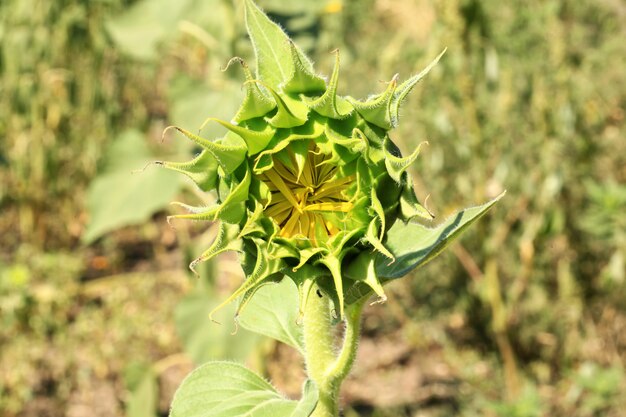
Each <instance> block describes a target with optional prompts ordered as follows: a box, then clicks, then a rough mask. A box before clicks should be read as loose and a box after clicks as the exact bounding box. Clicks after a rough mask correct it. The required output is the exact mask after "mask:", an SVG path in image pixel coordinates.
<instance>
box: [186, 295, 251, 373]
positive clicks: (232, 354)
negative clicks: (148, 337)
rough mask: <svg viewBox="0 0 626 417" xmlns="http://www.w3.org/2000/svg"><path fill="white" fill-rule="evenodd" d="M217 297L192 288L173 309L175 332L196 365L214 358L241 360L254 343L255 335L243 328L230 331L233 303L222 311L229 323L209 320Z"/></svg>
mask: <svg viewBox="0 0 626 417" xmlns="http://www.w3.org/2000/svg"><path fill="white" fill-rule="evenodd" d="M220 300H221V299H219V298H217V297H215V296H211V295H210V294H208V293H207V292H206V291H200V290H197V291H194V292H192V293H191V294H189V295H187V296H186V297H185V298H184V299H183V300H181V301H180V303H178V305H177V306H176V310H175V312H174V321H175V323H176V331H177V332H178V335H179V337H180V339H181V341H182V343H183V347H184V348H185V352H186V353H187V354H188V355H189V356H190V357H191V360H193V361H194V363H196V364H201V363H205V362H208V361H209V360H216V359H232V360H241V361H244V360H246V359H247V358H248V356H249V355H250V353H251V352H252V350H253V349H254V348H255V347H256V346H258V343H259V339H260V338H259V336H258V335H256V334H254V333H250V332H247V331H239V332H237V333H236V334H233V328H234V323H233V322H232V317H234V315H235V306H232V305H231V306H227V307H226V308H225V310H226V311H225V312H224V314H223V316H224V317H228V318H229V319H230V322H225V323H223V324H218V323H215V322H213V321H211V320H209V312H210V311H211V310H212V309H213V308H214V307H215V306H216V305H217V304H219V301H220Z"/></svg>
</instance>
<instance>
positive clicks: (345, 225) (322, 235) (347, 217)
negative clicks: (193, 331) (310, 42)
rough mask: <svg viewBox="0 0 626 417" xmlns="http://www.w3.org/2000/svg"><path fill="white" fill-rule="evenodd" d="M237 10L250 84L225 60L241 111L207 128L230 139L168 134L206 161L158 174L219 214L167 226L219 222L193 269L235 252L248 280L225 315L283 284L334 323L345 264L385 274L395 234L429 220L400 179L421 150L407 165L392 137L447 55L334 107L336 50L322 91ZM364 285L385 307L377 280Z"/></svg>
mask: <svg viewBox="0 0 626 417" xmlns="http://www.w3.org/2000/svg"><path fill="white" fill-rule="evenodd" d="M245 9H246V24H247V27H248V32H249V35H250V38H251V40H252V43H253V45H254V49H255V52H256V58H257V71H256V74H252V72H251V71H250V69H249V68H248V66H247V65H246V64H245V63H244V62H243V60H241V59H238V58H236V59H233V60H231V63H232V62H238V63H239V64H240V65H241V68H242V70H243V75H244V76H245V82H244V88H245V97H244V100H243V103H242V105H241V107H240V109H239V111H238V112H237V114H236V115H235V116H234V118H233V120H232V122H227V121H223V120H218V119H213V118H209V119H207V121H206V123H218V124H220V125H222V126H224V127H225V128H226V129H228V133H227V134H226V135H225V136H224V137H222V138H220V139H216V140H209V139H205V138H202V137H200V136H198V135H195V134H193V133H191V132H190V131H188V130H185V129H183V128H180V127H172V129H176V130H178V131H179V132H180V133H182V134H183V135H184V136H186V137H187V138H189V139H190V140H192V141H193V142H195V143H196V144H197V145H199V146H200V147H201V148H202V149H203V150H202V152H201V153H200V154H199V155H198V156H197V157H196V158H194V159H193V160H191V161H189V162H185V163H175V162H163V163H162V165H163V166H164V167H166V168H170V169H173V170H176V171H179V172H181V173H183V174H185V175H187V176H188V177H189V178H191V179H192V180H193V181H194V182H195V183H196V184H197V185H198V187H199V188H200V189H201V190H202V191H204V192H214V193H215V194H216V196H217V203H216V204H215V205H213V206H209V207H192V206H188V205H185V204H182V203H178V204H179V205H180V206H182V207H183V208H185V209H186V210H187V211H188V212H187V213H185V214H178V215H175V216H171V217H173V218H176V219H191V220H206V221H210V222H219V223H220V226H219V227H220V229H219V232H218V234H217V237H216V239H215V241H214V242H213V244H212V245H211V247H210V248H208V249H207V250H206V251H205V252H204V253H203V254H202V255H201V256H200V257H199V258H198V259H196V260H195V261H193V262H192V264H191V268H192V269H193V268H194V266H195V265H196V264H197V263H199V262H203V261H206V260H208V259H211V258H212V257H214V256H216V255H218V254H220V253H222V252H225V251H229V250H235V251H238V252H240V253H241V258H242V265H243V269H244V272H245V274H246V279H245V281H244V283H243V284H242V285H241V287H239V289H237V290H236V291H235V292H234V293H233V294H232V295H231V296H230V297H229V298H228V299H227V300H226V301H224V303H223V304H222V306H223V305H225V304H226V303H229V302H231V301H233V300H234V299H236V298H241V302H240V308H243V307H245V305H246V302H247V301H248V300H249V299H250V297H252V296H253V295H254V293H255V291H257V290H258V289H259V288H260V287H261V286H262V285H264V284H266V283H269V282H275V281H277V280H280V279H282V278H283V277H284V276H287V277H289V278H290V279H293V280H294V282H295V283H296V284H297V286H298V288H299V293H300V310H301V311H303V309H304V305H305V304H306V302H307V298H308V297H309V293H310V292H311V291H310V290H311V288H313V284H317V286H319V287H320V288H322V289H323V290H324V291H325V292H326V293H327V294H328V295H329V296H330V297H332V299H333V300H334V301H335V305H336V310H337V312H338V315H339V316H340V317H341V316H342V314H343V310H344V302H345V301H344V300H345V297H344V286H345V285H346V282H345V281H346V280H348V278H345V277H344V274H342V267H343V265H344V264H345V263H346V261H347V260H348V259H352V260H354V259H357V257H358V255H359V254H362V253H372V255H371V257H370V258H371V259H373V258H374V255H375V252H378V253H380V254H382V255H383V256H384V257H386V258H387V260H388V262H389V263H392V262H394V260H395V259H394V256H393V254H392V253H391V252H390V251H389V250H388V249H387V248H386V247H385V243H384V242H385V233H386V232H387V230H388V229H389V228H390V227H391V225H392V224H393V223H394V222H396V221H397V220H401V221H404V222H406V221H409V220H411V219H413V218H416V217H421V218H425V219H431V218H432V216H431V214H430V212H429V211H428V210H427V209H425V208H424V207H423V206H422V205H421V204H420V203H419V201H418V199H417V197H416V195H415V192H414V190H413V185H412V182H411V178H410V177H409V175H408V174H407V172H406V170H407V168H408V167H409V166H410V165H411V164H412V163H413V162H414V161H415V160H416V158H417V157H418V154H419V151H420V148H419V147H418V148H417V149H416V150H415V151H414V152H413V153H411V154H410V155H408V156H406V157H403V156H402V155H401V154H400V151H399V150H398V147H397V146H396V145H395V144H394V143H393V142H392V141H391V139H390V137H389V134H388V132H389V130H391V129H392V128H394V127H396V126H397V124H398V110H399V107H400V104H401V103H402V101H403V100H404V99H405V98H406V96H407V94H408V93H409V92H410V91H411V89H412V88H413V87H414V86H415V84H416V83H417V82H419V81H420V80H421V79H422V77H423V76H424V75H426V74H427V73H428V71H429V70H430V69H431V68H432V67H433V66H434V65H435V64H436V63H437V61H438V60H439V58H440V57H441V55H443V52H442V53H441V54H440V55H439V56H438V57H436V58H435V60H434V61H433V62H432V63H431V64H430V65H428V67H427V68H426V69H425V70H424V71H422V72H421V73H420V74H417V75H416V76H414V77H412V78H410V79H408V80H406V81H404V82H403V83H400V84H399V83H398V80H397V77H393V78H392V79H391V81H389V82H388V83H387V85H386V86H385V88H384V91H382V92H379V93H378V94H376V95H373V96H371V97H370V98H368V99H367V100H357V99H354V98H351V97H341V96H339V95H337V87H338V84H339V80H340V55H339V52H338V51H335V52H334V53H335V65H334V69H333V72H332V75H331V76H330V79H329V80H328V81H326V80H325V79H324V78H322V77H320V76H319V75H318V74H316V73H315V71H314V70H313V67H312V64H311V61H310V60H309V58H308V57H307V56H306V55H305V54H304V53H303V52H302V51H301V50H300V49H299V48H298V47H297V46H296V45H295V44H294V43H293V42H292V41H291V40H290V39H289V38H288V37H287V35H286V34H285V33H284V32H283V31H282V30H281V29H280V28H279V27H278V26H277V25H275V24H274V23H272V22H271V21H270V20H269V19H268V18H267V16H265V15H264V14H263V12H262V11H261V10H260V9H259V8H258V7H257V6H256V5H255V4H254V3H253V2H252V1H250V0H247V1H246V2H245ZM444 52H445V51H444ZM168 129H169V128H168ZM359 259H362V258H359ZM358 279H361V278H358ZM362 281H363V282H364V283H365V284H367V285H368V286H369V287H370V288H371V290H372V291H373V292H375V293H376V294H377V295H378V296H379V298H380V299H381V300H384V299H385V298H386V297H385V294H384V291H383V288H382V285H381V282H380V280H379V279H378V277H377V276H376V274H375V271H374V272H372V273H368V274H366V276H365V277H363V278H362ZM220 307H221V306H220ZM218 308H219V307H218Z"/></svg>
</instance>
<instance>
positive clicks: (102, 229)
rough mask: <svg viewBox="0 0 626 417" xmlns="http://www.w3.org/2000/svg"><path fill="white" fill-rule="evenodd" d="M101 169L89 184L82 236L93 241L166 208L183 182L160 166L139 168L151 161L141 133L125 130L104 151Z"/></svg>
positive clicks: (87, 241)
mask: <svg viewBox="0 0 626 417" xmlns="http://www.w3.org/2000/svg"><path fill="white" fill-rule="evenodd" d="M105 160H106V162H107V164H106V166H105V170H104V172H103V173H102V174H100V175H98V176H97V177H96V178H95V179H94V180H93V181H92V182H91V184H90V185H89V189H88V190H87V210H88V212H89V223H88V224H87V228H86V229H85V233H84V234H83V236H82V239H83V241H84V242H85V243H90V242H93V241H94V240H95V239H97V238H99V237H101V236H103V235H104V234H106V233H107V232H110V231H112V230H115V229H118V228H120V227H123V226H128V225H136V224H141V223H143V222H145V221H146V220H148V219H149V218H150V216H152V214H154V213H156V212H157V211H159V210H162V209H163V208H164V207H166V206H167V205H168V204H169V202H170V201H171V200H172V199H173V198H174V197H175V196H176V194H177V193H178V191H179V190H180V188H181V187H182V184H183V182H182V181H181V178H180V176H179V175H176V173H174V172H169V171H166V170H164V169H156V168H148V169H146V170H144V171H142V172H136V173H133V172H132V171H133V170H137V169H138V168H142V167H143V166H145V165H146V164H147V163H149V162H150V161H152V160H154V157H152V156H151V154H150V151H149V150H148V146H147V145H146V142H145V139H144V137H143V135H142V134H141V133H140V132H138V131H134V130H130V131H127V132H125V133H123V134H122V135H120V137H119V138H117V139H116V140H115V142H114V143H113V145H112V146H111V148H110V149H109V150H108V152H107V154H106V156H105Z"/></svg>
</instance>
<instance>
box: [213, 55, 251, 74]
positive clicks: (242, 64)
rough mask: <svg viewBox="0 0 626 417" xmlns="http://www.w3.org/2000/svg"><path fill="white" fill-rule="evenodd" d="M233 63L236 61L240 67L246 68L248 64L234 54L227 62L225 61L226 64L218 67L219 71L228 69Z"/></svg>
mask: <svg viewBox="0 0 626 417" xmlns="http://www.w3.org/2000/svg"><path fill="white" fill-rule="evenodd" d="M234 63H238V64H240V65H241V66H242V67H244V68H248V64H246V61H244V60H243V58H241V57H238V56H234V57H232V58H231V59H229V60H228V62H227V63H226V66H223V67H220V71H222V72H226V71H228V69H229V68H230V66H231V65H233V64H234Z"/></svg>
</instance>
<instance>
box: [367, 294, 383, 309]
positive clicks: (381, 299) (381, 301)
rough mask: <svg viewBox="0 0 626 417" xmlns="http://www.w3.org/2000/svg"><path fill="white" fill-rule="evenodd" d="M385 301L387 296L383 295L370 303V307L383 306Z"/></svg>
mask: <svg viewBox="0 0 626 417" xmlns="http://www.w3.org/2000/svg"><path fill="white" fill-rule="evenodd" d="M386 301H387V296H386V295H385V294H383V295H382V296H380V297H378V298H377V299H376V300H374V301H372V302H371V303H370V305H371V306H373V305H376V304H383V303H385V302H386Z"/></svg>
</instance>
